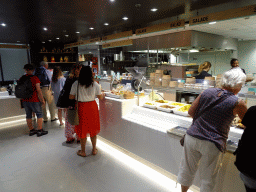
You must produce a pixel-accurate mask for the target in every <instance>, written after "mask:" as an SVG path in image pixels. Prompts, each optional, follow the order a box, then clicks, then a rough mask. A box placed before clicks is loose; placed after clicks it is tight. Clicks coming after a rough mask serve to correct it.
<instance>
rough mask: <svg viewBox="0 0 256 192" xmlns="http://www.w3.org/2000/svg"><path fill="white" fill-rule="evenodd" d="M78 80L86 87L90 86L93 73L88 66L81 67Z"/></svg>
mask: <svg viewBox="0 0 256 192" xmlns="http://www.w3.org/2000/svg"><path fill="white" fill-rule="evenodd" d="M78 82H79V83H80V84H81V85H85V87H86V88H88V87H90V86H91V85H92V86H93V74H92V69H91V67H90V66H83V67H82V69H81V71H80V74H79V78H78Z"/></svg>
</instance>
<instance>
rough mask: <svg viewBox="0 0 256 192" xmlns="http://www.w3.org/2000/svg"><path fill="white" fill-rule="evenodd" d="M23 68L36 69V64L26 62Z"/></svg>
mask: <svg viewBox="0 0 256 192" xmlns="http://www.w3.org/2000/svg"><path fill="white" fill-rule="evenodd" d="M23 69H26V70H33V69H34V66H33V65H32V64H26V65H24V67H23Z"/></svg>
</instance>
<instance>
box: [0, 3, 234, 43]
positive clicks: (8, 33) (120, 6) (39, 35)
mask: <svg viewBox="0 0 256 192" xmlns="http://www.w3.org/2000/svg"><path fill="white" fill-rule="evenodd" d="M229 1H231V0H222V1H218V0H214V1H213V0H208V1H207V0H190V4H191V10H195V9H196V8H197V7H198V8H205V7H209V6H211V5H216V4H221V3H224V2H229ZM185 2H188V0H115V1H114V2H111V0H61V1H60V0H12V1H10V0H1V1H0V24H1V23H5V24H6V26H5V27H3V26H1V25H0V34H1V36H0V43H17V42H18V41H19V42H20V43H26V44H27V43H31V42H33V41H34V42H37V41H40V42H45V41H49V40H52V42H62V43H72V42H77V41H78V40H79V39H86V38H94V37H101V36H104V35H109V34H113V33H115V32H121V31H126V30H135V29H138V28H141V27H144V26H146V25H147V24H148V23H151V22H155V21H158V20H161V19H164V18H168V17H172V16H176V15H180V14H183V13H184V12H185ZM138 4H140V5H141V6H140V7H138V6H137V7H136V6H135V5H138ZM152 8H157V9H158V11H157V12H152V11H150V9H152ZM124 16H127V17H128V18H129V19H128V20H127V21H124V20H123V19H122V18H123V17H124ZM104 23H109V25H108V26H105V25H104ZM44 27H46V28H47V29H48V30H47V31H44V30H43V28H44ZM90 27H93V28H94V30H90V29H89V28H90ZM77 31H78V32H80V33H79V34H77V33H76V32H77ZM65 35H69V36H68V37H66V36H65ZM57 37H58V38H60V39H59V40H57V39H56V38H57Z"/></svg>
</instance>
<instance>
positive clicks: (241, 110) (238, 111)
mask: <svg viewBox="0 0 256 192" xmlns="http://www.w3.org/2000/svg"><path fill="white" fill-rule="evenodd" d="M246 112H247V106H246V103H245V102H244V100H242V99H241V100H240V101H239V102H238V104H237V105H236V106H235V108H234V110H233V114H234V115H238V117H239V118H240V119H243V118H244V115H245V113H246Z"/></svg>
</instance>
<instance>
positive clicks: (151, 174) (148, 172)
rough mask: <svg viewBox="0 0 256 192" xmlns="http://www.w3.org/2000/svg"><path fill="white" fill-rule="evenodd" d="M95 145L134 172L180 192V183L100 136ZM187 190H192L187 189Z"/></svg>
mask: <svg viewBox="0 0 256 192" xmlns="http://www.w3.org/2000/svg"><path fill="white" fill-rule="evenodd" d="M97 146H98V148H100V149H101V150H102V151H104V152H106V153H108V154H109V155H111V156H112V157H113V158H115V159H117V160H118V161H120V162H121V163H124V164H125V165H126V166H127V167H129V168H130V169H131V170H133V171H134V172H137V173H138V174H139V175H141V176H143V177H145V178H147V179H148V180H150V181H151V182H153V183H155V184H156V185H160V186H161V187H163V188H165V189H166V191H171V192H180V190H181V188H180V184H176V181H174V180H172V179H170V178H168V177H166V176H165V175H163V174H161V173H159V172H158V171H156V170H154V169H152V168H151V167H149V166H147V165H145V164H143V163H141V162H140V161H138V160H136V159H134V158H132V157H130V156H129V155H126V154H125V153H123V152H121V151H119V150H118V149H115V148H114V147H112V146H110V145H109V144H107V143H105V142H104V141H102V140H101V139H100V138H99V139H98V140H97ZM188 192H192V191H191V190H188Z"/></svg>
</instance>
